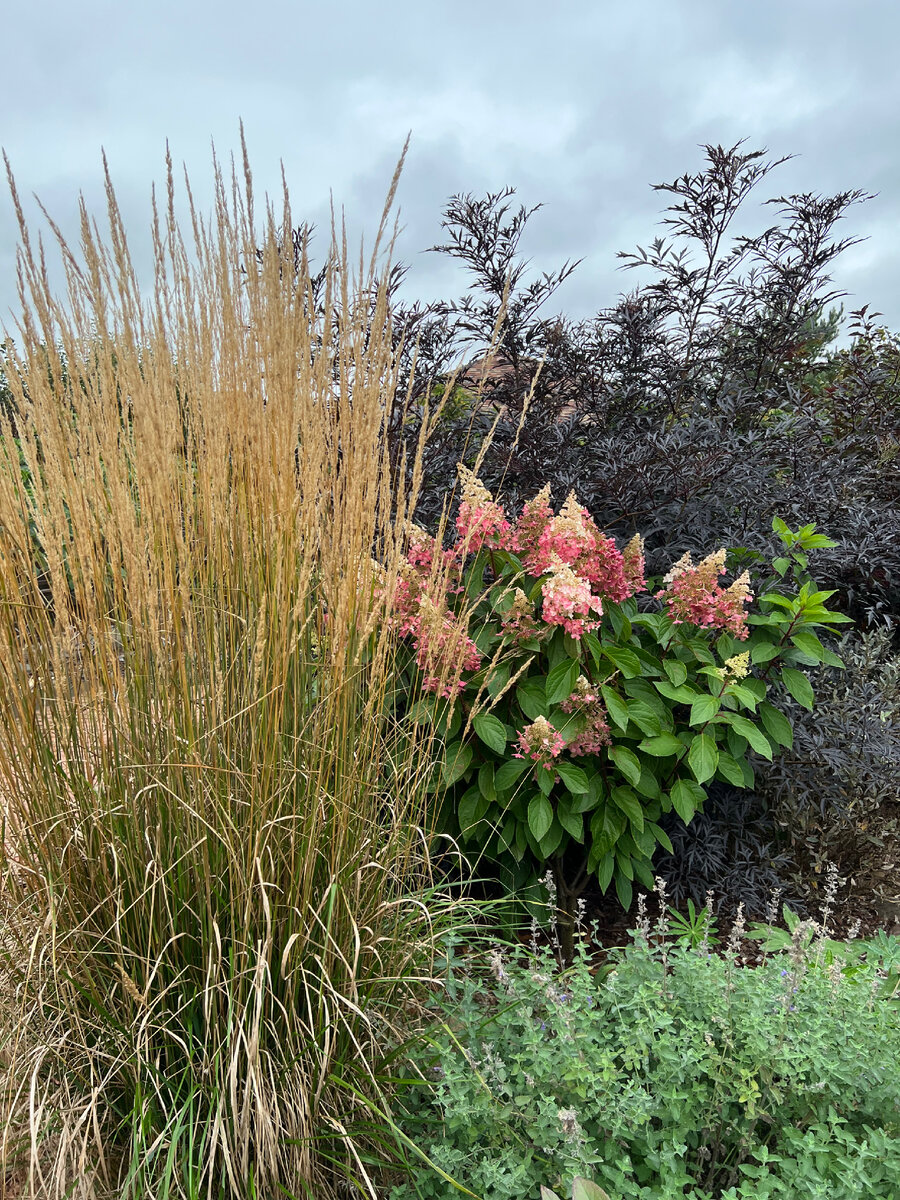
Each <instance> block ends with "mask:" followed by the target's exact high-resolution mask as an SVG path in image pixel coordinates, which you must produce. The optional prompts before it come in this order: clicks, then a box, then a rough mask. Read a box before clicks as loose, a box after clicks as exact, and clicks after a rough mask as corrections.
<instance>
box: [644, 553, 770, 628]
mask: <svg viewBox="0 0 900 1200" xmlns="http://www.w3.org/2000/svg"><path fill="white" fill-rule="evenodd" d="M725 554H726V552H725V551H724V550H717V551H716V552H715V553H714V554H708V555H707V556H706V558H704V559H703V561H702V562H700V563H698V564H697V566H694V564H693V560H692V559H691V556H690V554H683V555H682V556H681V558H680V559H679V560H678V562H677V563H675V564H674V565H673V566H672V567H671V569H670V570H669V572H668V573H667V574H666V575H665V576H664V577H663V582H664V583H665V584H666V585H667V586H666V587H665V588H663V589H662V590H661V591H659V592H657V593H656V595H657V598H658V599H660V600H665V602H666V605H667V607H668V609H669V616H670V617H671V618H672V620H673V621H674V622H675V624H676V625H680V624H681V623H682V622H687V623H688V624H690V625H697V626H699V627H701V628H715V629H724V630H727V631H728V632H729V633H731V634H733V635H734V636H735V637H736V638H740V639H741V640H743V639H745V638H746V637H747V635H748V633H749V630H748V628H747V613H746V611H745V605H747V604H749V602H750V601H751V600H752V599H753V596H752V593H751V592H750V588H749V586H748V585H749V583H750V576H749V575H748V574H747V572H746V571H745V572H744V573H743V574H742V575H740V576H739V577H738V578H737V579H736V580H735V581H734V583H732V584H731V585H730V586H729V587H727V588H723V587H721V585H720V584H719V577H720V576H721V575H723V574H724V573H725Z"/></svg>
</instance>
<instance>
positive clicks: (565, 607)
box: [541, 558, 603, 641]
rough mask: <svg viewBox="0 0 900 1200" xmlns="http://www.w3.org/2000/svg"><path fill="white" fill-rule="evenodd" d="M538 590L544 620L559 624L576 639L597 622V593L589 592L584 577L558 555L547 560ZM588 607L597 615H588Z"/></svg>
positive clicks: (599, 603)
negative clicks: (593, 617) (544, 575)
mask: <svg viewBox="0 0 900 1200" xmlns="http://www.w3.org/2000/svg"><path fill="white" fill-rule="evenodd" d="M541 594H542V596H543V600H544V603H543V609H542V615H543V618H544V620H545V621H546V623H547V624H548V625H560V626H561V627H562V628H563V629H564V630H565V631H566V633H568V634H569V636H570V637H573V638H575V640H576V641H578V640H579V639H580V638H581V635H582V634H583V633H587V632H588V631H589V630H591V629H596V628H597V626H598V625H599V624H600V621H599V617H600V616H602V614H603V603H602V601H601V599H600V597H599V596H594V595H592V594H591V585H590V584H589V583H588V582H587V580H586V579H581V578H580V577H579V576H578V575H576V574H575V572H574V571H573V570H572V568H571V567H569V566H567V565H566V564H565V563H564V562H561V561H560V560H559V559H558V558H555V559H554V560H553V561H552V562H551V564H550V568H549V571H548V572H547V578H546V579H545V581H544V584H543V587H542V588H541ZM591 609H594V611H595V612H596V613H597V619H592V618H591V615H590V614H591Z"/></svg>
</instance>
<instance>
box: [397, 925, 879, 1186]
mask: <svg viewBox="0 0 900 1200" xmlns="http://www.w3.org/2000/svg"><path fill="white" fill-rule="evenodd" d="M662 923H663V925H664V923H665V922H664V919H663V922H662ZM810 931H811V932H812V937H811V938H810V937H808V936H807V934H808V933H810ZM663 932H664V931H663V930H661V929H659V927H658V928H657V929H656V930H655V931H650V932H649V938H648V936H647V931H646V926H645V931H644V932H643V933H642V932H641V931H640V930H639V931H638V933H637V936H636V939H635V942H634V944H632V945H630V946H629V947H628V948H626V949H624V950H622V951H619V952H617V953H616V954H614V956H613V957H612V958H611V960H610V961H609V962H608V963H607V965H606V966H605V967H603V968H601V969H600V970H596V969H595V968H593V967H592V965H591V962H590V960H589V958H588V956H587V955H586V954H585V953H583V952H580V953H579V954H578V956H577V957H576V961H575V964H574V966H573V967H572V969H570V970H569V971H567V972H565V973H564V974H558V973H557V972H556V970H555V965H554V963H553V961H552V959H551V957H550V956H549V955H548V954H546V953H545V954H538V955H537V956H529V957H525V956H524V955H522V954H521V953H518V954H515V955H513V956H510V957H508V958H504V957H503V956H501V955H500V954H499V953H495V955H494V957H493V964H492V974H491V975H487V973H485V974H475V973H472V972H470V971H467V970H465V969H463V968H461V967H459V968H457V969H456V970H454V971H452V972H450V973H449V974H448V976H447V979H446V983H445V994H444V996H443V997H442V999H441V1001H440V1003H439V1006H438V1011H437V1013H436V1016H437V1023H436V1024H435V1026H434V1032H433V1036H432V1040H431V1042H430V1045H429V1047H426V1048H423V1051H422V1053H421V1056H420V1057H419V1058H418V1059H417V1065H418V1068H419V1070H420V1071H421V1073H422V1075H423V1076H424V1078H425V1080H426V1082H423V1083H422V1084H421V1085H419V1086H418V1088H417V1089H416V1090H415V1091H414V1093H413V1094H412V1095H411V1096H410V1097H409V1099H408V1100H407V1102H406V1104H405V1109H404V1113H403V1117H402V1124H403V1127H404V1129H405V1130H406V1132H407V1134H408V1135H409V1136H410V1138H412V1139H414V1140H415V1141H416V1143H417V1144H418V1145H419V1146H420V1147H421V1148H422V1150H423V1151H424V1152H425V1153H427V1154H428V1156H429V1157H430V1158H431V1159H433V1161H434V1163H435V1164H436V1165H437V1166H439V1167H440V1168H441V1170H443V1171H444V1172H446V1173H447V1174H449V1175H451V1176H453V1177H454V1178H455V1179H457V1180H458V1181H459V1182H460V1183H461V1184H463V1185H464V1186H465V1187H466V1188H468V1189H469V1190H470V1191H471V1192H474V1193H475V1194H476V1195H478V1196H480V1197H483V1198H484V1200H525V1198H529V1200H531V1198H535V1200H536V1198H537V1196H538V1194H539V1189H540V1187H541V1186H542V1185H546V1186H547V1187H550V1188H554V1189H555V1190H557V1191H558V1192H559V1193H560V1194H563V1193H564V1189H568V1188H569V1187H570V1186H571V1183H572V1181H573V1179H574V1178H575V1177H577V1176H583V1177H586V1178H588V1179H591V1180H593V1181H594V1182H595V1183H596V1184H597V1185H599V1186H602V1187H603V1188H605V1189H606V1190H607V1191H608V1193H609V1195H610V1196H613V1197H616V1198H617V1200H626V1198H631V1197H634V1198H638V1197H639V1198H641V1200H663V1198H666V1200H674V1197H676V1196H677V1197H690V1198H691V1200H710V1198H712V1197H716V1198H721V1200H737V1198H739V1197H742V1198H743V1197H746V1198H747V1200H750V1198H752V1200H758V1198H759V1197H768V1196H772V1197H776V1196H777V1197H783V1198H784V1200H788V1198H791V1200H793V1198H795V1197H798V1196H806V1195H809V1196H822V1197H825V1196H827V1197H829V1198H831V1200H860V1198H861V1197H863V1196H865V1197H866V1198H867V1200H873V1198H881V1200H889V1198H890V1197H896V1195H897V1188H898V1180H900V1069H898V1063H900V1008H898V1004H897V1001H896V1000H895V999H892V998H891V997H892V995H893V991H894V989H893V983H891V985H890V987H886V986H885V984H883V983H882V978H881V975H880V972H879V964H878V961H877V959H876V958H875V949H876V947H875V944H872V945H870V946H869V947H868V959H869V960H871V961H867V960H866V959H864V958H863V957H862V956H860V955H851V953H850V951H849V949H848V950H847V953H848V963H847V965H846V966H843V968H842V963H841V961H840V959H839V958H835V957H834V956H833V955H826V954H825V953H824V951H823V950H822V943H821V939H820V938H819V937H818V931H817V930H811V927H810V926H808V925H807V924H803V925H802V926H800V927H799V931H795V935H794V937H793V939H792V938H791V937H790V936H788V949H787V950H786V951H785V952H784V953H778V954H774V955H771V956H769V957H767V958H766V960H765V961H764V962H763V963H762V965H760V966H759V967H756V968H749V967H742V966H739V965H738V962H737V959H736V954H735V948H736V944H737V935H734V936H733V938H732V939H731V941H730V944H729V946H728V947H727V948H726V949H725V950H724V953H723V954H722V955H721V956H720V955H716V954H711V953H710V951H709V947H708V945H707V944H705V940H704V939H702V937H701V939H700V941H699V943H698V945H697V946H696V947H695V948H691V946H690V942H691V940H692V939H690V938H684V937H682V942H681V944H671V942H669V941H667V940H666V938H665V937H664V936H662V935H663ZM894 941H896V939H894ZM893 954H894V955H895V956H896V949H894V950H893ZM456 1195H458V1193H457V1192H455V1191H454V1190H453V1188H452V1187H451V1186H450V1185H449V1184H448V1183H446V1181H445V1180H444V1179H442V1178H441V1177H439V1176H438V1175H436V1174H435V1173H433V1172H430V1171H428V1170H426V1169H422V1170H421V1171H420V1172H419V1173H418V1175H417V1176H416V1178H415V1179H414V1180H411V1181H407V1182H405V1183H403V1184H400V1185H399V1186H397V1187H396V1188H395V1189H394V1191H393V1192H392V1193H391V1198H392V1200H413V1197H416V1198H418V1200H450V1198H451V1197H453V1196H456Z"/></svg>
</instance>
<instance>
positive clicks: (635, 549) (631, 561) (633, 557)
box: [622, 533, 647, 596]
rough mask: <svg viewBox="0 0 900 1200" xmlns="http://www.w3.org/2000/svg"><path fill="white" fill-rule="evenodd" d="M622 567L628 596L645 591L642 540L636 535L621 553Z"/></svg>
mask: <svg viewBox="0 0 900 1200" xmlns="http://www.w3.org/2000/svg"><path fill="white" fill-rule="evenodd" d="M622 567H623V570H624V574H625V582H626V583H627V585H628V588H629V589H630V593H629V594H630V595H632V596H634V595H636V594H637V593H638V592H644V591H646V590H647V580H646V579H645V577H644V539H643V538H642V537H641V535H640V534H639V533H636V534H635V535H634V537H633V538H632V539H631V541H630V542H629V543H628V545H627V546H626V547H625V549H624V550H623V551H622Z"/></svg>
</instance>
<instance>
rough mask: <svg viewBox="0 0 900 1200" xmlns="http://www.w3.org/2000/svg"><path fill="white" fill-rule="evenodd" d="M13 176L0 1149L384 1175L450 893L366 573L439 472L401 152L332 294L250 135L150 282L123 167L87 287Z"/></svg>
mask: <svg viewBox="0 0 900 1200" xmlns="http://www.w3.org/2000/svg"><path fill="white" fill-rule="evenodd" d="M398 173H399V167H398ZM9 181H10V186H11V188H12V193H13V198H14V201H15V203H16V208H17V211H18V214H19V220H20V225H21V251H20V255H19V287H20V297H21V306H22V315H21V320H20V325H19V330H18V338H17V344H16V346H13V345H12V343H8V345H7V349H8V354H9V358H8V375H9V385H10V387H11V389H12V392H13V395H14V400H15V409H16V411H15V412H13V413H12V414H7V415H5V416H4V417H3V419H2V427H0V789H2V795H3V797H4V804H5V827H4V829H3V841H4V851H3V863H2V865H3V880H2V882H3V900H4V918H5V927H4V942H5V949H6V954H5V959H4V961H5V967H6V975H7V983H8V984H9V986H8V987H7V989H6V995H7V1002H8V1004H7V1006H8V1007H9V1008H10V1009H11V1019H12V1020H13V1021H14V1024H13V1026H12V1033H11V1034H10V1036H9V1037H8V1038H7V1044H6V1048H5V1059H4V1063H3V1070H4V1076H5V1084H6V1089H5V1090H6V1120H5V1125H4V1134H3V1142H2V1146H0V1174H3V1173H4V1172H7V1174H6V1178H7V1183H8V1185H9V1187H10V1189H11V1188H12V1183H11V1181H12V1179H13V1176H12V1174H11V1172H12V1171H13V1168H14V1167H18V1169H19V1176H18V1177H17V1178H18V1181H19V1182H18V1184H17V1186H19V1187H20V1188H21V1190H22V1192H23V1193H24V1194H29V1195H33V1196H47V1197H62V1196H74V1197H83V1198H84V1200H87V1198H89V1197H90V1198H93V1197H96V1196H101V1195H115V1196H123V1197H135V1198H137V1197H144V1196H151V1195H152V1196H156V1195H159V1196H185V1197H201V1196H209V1197H223V1198H225V1197H228V1198H230V1197H251V1196H252V1197H269V1196H273V1195H288V1196H292V1195H293V1196H315V1197H316V1198H317V1200H318V1198H320V1197H328V1196H332V1195H337V1194H346V1190H345V1185H344V1184H342V1183H341V1182H340V1181H341V1180H344V1181H345V1183H346V1182H347V1181H349V1182H350V1184H351V1185H352V1186H353V1187H355V1188H357V1189H359V1190H361V1191H362V1192H368V1193H370V1194H374V1193H375V1188H376V1185H375V1182H374V1177H373V1174H372V1165H371V1164H372V1163H373V1162H374V1161H377V1159H378V1158H379V1154H380V1153H381V1151H380V1150H379V1143H378V1138H377V1137H376V1136H368V1135H367V1133H366V1129H365V1126H366V1123H367V1121H374V1124H375V1127H376V1129H378V1128H379V1125H378V1117H377V1113H378V1111H379V1110H380V1109H382V1108H383V1105H384V1102H385V1098H386V1091H385V1087H386V1084H385V1080H387V1079H388V1078H389V1076H390V1062H389V1059H388V1056H387V1048H388V1047H389V1046H390V1045H391V1044H392V1039H393V1038H394V1036H395V1032H394V1031H395V1030H398V1029H399V1027H400V1026H401V1025H402V1024H403V1018H404V1010H405V1009H408V1007H409V1004H410V1002H411V998H414V997H415V995H416V989H417V987H419V986H421V985H423V984H424V983H425V982H426V981H427V980H428V978H429V972H430V970H431V955H432V953H433V950H434V947H435V945H436V943H437V939H438V937H439V935H440V927H439V925H440V921H441V920H442V919H444V918H443V917H442V916H441V915H440V914H441V913H442V912H444V913H449V914H450V915H449V916H447V919H448V920H452V919H454V918H453V916H452V906H448V907H447V909H445V910H442V909H441V908H440V906H439V905H437V906H436V905H434V904H429V905H425V904H423V903H421V902H419V900H418V899H417V896H419V895H420V894H421V893H422V889H427V887H428V886H429V875H428V866H429V859H428V852H429V844H430V826H429V798H428V796H427V794H426V792H425V790H424V784H425V780H426V775H427V772H428V770H429V766H430V763H431V761H432V760H433V757H434V748H433V747H432V746H431V744H430V740H429V738H430V734H429V731H428V729H427V728H426V727H423V726H421V725H419V726H414V727H410V728H406V727H404V726H403V725H402V723H398V722H397V721H396V720H395V719H393V717H392V714H391V703H390V701H391V693H392V680H393V678H394V650H395V647H394V643H393V641H392V637H391V634H390V631H389V629H388V627H387V625H386V623H385V622H384V620H383V619H382V614H381V613H380V610H379V605H378V578H377V572H376V571H375V568H374V567H373V563H372V558H373V554H374V556H375V557H376V559H377V560H378V561H379V562H380V563H381V565H382V566H383V568H384V571H385V573H386V576H387V579H388V581H390V580H391V579H396V577H397V572H398V569H399V564H400V559H401V551H402V539H403V531H404V530H405V527H406V521H407V517H408V515H409V513H410V512H411V508H412V504H413V501H414V498H415V490H416V479H417V477H418V473H419V468H418V466H417V469H416V470H414V471H413V472H412V477H413V487H412V489H411V492H408V493H406V494H405V493H404V491H403V489H402V487H399V488H397V487H393V486H392V480H391V477H390V471H389V464H388V456H387V446H386V440H385V422H386V416H387V413H386V403H387V398H388V397H390V396H391V395H392V394H393V389H394V387H395V385H396V377H397V368H396V358H395V351H394V347H393V346H392V337H391V328H390V319H389V311H388V301H387V295H386V291H385V288H384V286H383V284H382V283H381V282H380V280H383V279H384V278H385V277H386V274H387V272H386V271H385V270H384V269H383V260H384V258H385V257H386V256H387V255H389V253H390V249H391V242H390V238H389V237H387V233H386V231H387V220H388V211H389V208H390V204H391V202H392V200H393V193H394V189H395V187H396V182H397V177H396V176H395V179H394V181H393V184H392V186H391V194H390V197H389V200H388V205H387V206H386V208H385V214H384V216H383V218H382V222H381V227H380V230H379V235H378V240H377V243H376V246H375V250H374V252H373V254H372V255H371V257H370V258H369V259H368V260H366V259H364V258H363V255H362V253H361V254H360V258H359V261H358V262H357V263H355V264H353V263H351V261H350V258H349V255H348V251H347V242H346V236H345V235H344V234H343V233H341V235H340V236H338V235H337V233H335V235H334V237H333V244H332V247H331V253H330V255H329V258H328V268H327V271H326V275H325V280H324V285H323V288H322V291H321V293H319V294H317V293H316V292H315V291H314V287H313V275H312V272H311V270H310V265H309V262H308V259H307V257H306V252H305V247H304V249H303V253H302V255H301V261H300V263H299V269H297V270H296V271H295V269H294V261H293V250H292V244H291V237H290V231H291V227H292V224H291V211H290V203H289V199H288V195H287V191H286V190H285V194H284V198H283V203H282V205H281V209H280V211H279V212H278V213H277V214H276V212H275V210H274V209H273V208H272V207H271V206H268V205H267V206H266V211H265V214H264V217H263V220H262V222H261V228H262V233H261V236H260V235H259V234H258V232H257V218H256V213H255V206H254V195H253V187H252V180H251V175H250V170H249V167H248V165H247V158H246V150H245V151H244V161H243V169H242V170H241V171H235V169H234V168H232V171H231V175H230V178H228V177H226V175H225V174H224V173H223V172H222V170H221V169H220V168H219V167H218V166H217V167H216V169H215V183H216V192H215V213H214V216H213V219H212V221H211V222H210V221H206V220H204V218H203V216H202V215H201V213H200V212H199V211H198V210H197V207H196V206H195V204H194V201H193V199H192V197H191V195H190V190H189V188H188V193H187V194H188V201H189V214H190V237H189V238H187V239H186V238H185V237H184V236H183V233H182V230H181V228H180V226H179V222H178V220H177V219H176V213H175V204H176V201H175V195H176V189H175V184H174V177H173V171H172V164H171V160H170V161H169V164H168V188H167V195H166V197H165V198H164V201H163V202H162V203H160V204H157V203H156V201H155V202H154V220H153V247H154V263H155V279H154V286H153V288H152V291H151V293H150V298H149V299H145V298H143V297H142V295H141V292H140V289H139V287H138V283H137V280H136V277H135V271H134V268H133V264H132V262H131V258H130V256H129V251H128V244H127V240H126V236H125V230H124V228H123V225H122V219H121V216H120V212H119V208H118V205H117V202H116V197H115V193H114V191H113V188H112V185H111V184H110V182H109V176H108V172H107V201H108V224H109V228H108V231H107V232H106V234H105V235H103V234H101V232H100V230H99V229H98V228H97V227H96V225H95V224H93V223H92V222H91V220H90V219H89V217H88V214H87V211H86V209H85V208H84V207H83V206H82V228H81V246H80V248H79V249H78V250H77V251H76V250H75V249H72V248H70V247H69V246H67V245H66V243H65V241H64V239H62V238H61V237H59V238H58V241H59V248H60V250H61V253H62V257H63V261H64V264H65V271H66V280H67V296H66V301H65V303H62V302H60V301H58V300H56V299H54V296H53V294H52V292H51V287H50V283H49V280H48V273H47V268H46V265H45V258H44V249H43V246H42V245H40V244H39V243H37V242H36V241H35V239H34V238H33V237H32V235H31V233H30V231H29V229H28V227H27V224H26V223H25V221H24V219H23V217H22V211H21V206H20V205H19V201H18V195H17V193H16V190H15V183H14V180H13V177H12V174H11V173H10V175H9ZM54 232H55V233H56V232H57V231H56V230H55V229H54ZM259 245H262V247H263V253H262V255H261V258H260V260H259V262H257V257H256V254H255V250H256V247H257V246H259ZM379 266H381V267H382V269H381V270H380V271H379V269H378V268H379ZM396 1036H398V1037H399V1036H400V1033H399V1032H396ZM373 1114H374V1115H373ZM380 1128H381V1130H382V1134H383V1131H384V1125H383V1124H382V1125H381V1126H380Z"/></svg>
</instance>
